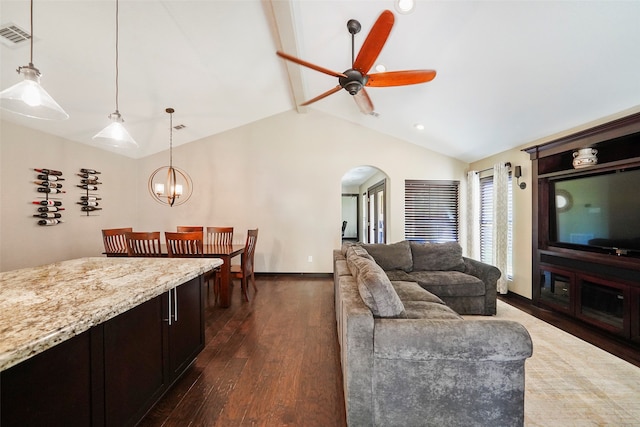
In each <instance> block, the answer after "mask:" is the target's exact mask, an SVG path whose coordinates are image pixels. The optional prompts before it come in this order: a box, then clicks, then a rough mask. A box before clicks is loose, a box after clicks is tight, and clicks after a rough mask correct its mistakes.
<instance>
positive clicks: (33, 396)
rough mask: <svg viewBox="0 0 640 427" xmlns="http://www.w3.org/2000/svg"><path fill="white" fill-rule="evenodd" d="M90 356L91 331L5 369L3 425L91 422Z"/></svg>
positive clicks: (2, 377) (0, 387) (1, 378)
mask: <svg viewBox="0 0 640 427" xmlns="http://www.w3.org/2000/svg"><path fill="white" fill-rule="evenodd" d="M90 360H91V344H90V333H89V332H88V331H87V332H84V333H82V334H80V335H78V336H76V337H73V338H71V339H69V340H67V341H64V342H62V343H60V344H58V345H56V346H55V347H52V348H50V349H49V350H46V351H44V352H43V353H40V354H38V355H36V356H34V357H32V358H30V359H28V360H25V361H24V362H22V363H20V364H18V365H16V366H14V367H12V368H9V369H7V370H6V371H4V372H2V373H1V374H0V384H1V385H0V390H1V391H0V395H1V396H2V402H1V405H0V406H1V407H0V425H2V426H3V427H10V426H47V427H49V426H77V425H84V426H87V425H90V424H91V363H90Z"/></svg>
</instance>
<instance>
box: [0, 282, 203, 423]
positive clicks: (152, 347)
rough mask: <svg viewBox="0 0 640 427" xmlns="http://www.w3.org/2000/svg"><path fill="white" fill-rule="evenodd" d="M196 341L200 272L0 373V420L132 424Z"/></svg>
mask: <svg viewBox="0 0 640 427" xmlns="http://www.w3.org/2000/svg"><path fill="white" fill-rule="evenodd" d="M169 318H171V322H169ZM203 348H204V294H203V285H202V276H200V277H197V278H194V279H192V280H190V281H188V282H186V283H184V284H182V285H180V286H178V287H176V288H174V289H171V290H170V291H169V292H165V293H164V294H162V295H160V296H158V297H155V298H153V299H151V300H149V301H147V302H145V303H142V304H140V305H138V306H137V307H135V308H133V309H131V310H128V311H127V312H125V313H123V314H121V315H119V316H116V317H114V318H113V319H110V320H108V321H106V322H104V323H103V324H101V325H97V326H95V327H93V328H91V329H90V330H88V331H86V332H84V333H82V334H80V335H78V336H76V337H73V338H71V339H69V340H67V341H64V342H62V343H61V344H58V345H56V346H55V347H53V348H51V349H49V350H46V351H45V352H43V353H40V354H39V355H36V356H34V357H32V358H30V359H28V360H26V361H24V362H22V363H20V364H18V365H16V366H14V367H12V368H9V369H8V370H6V371H3V372H2V373H0V401H1V408H0V409H1V411H0V425H2V426H3V427H10V426H25V425H29V426H118V427H121V426H133V425H135V424H136V423H137V422H139V421H140V419H142V417H143V416H144V415H145V414H146V413H147V411H148V410H149V409H150V408H151V407H152V406H153V405H154V404H155V402H157V401H158V399H160V397H161V396H162V395H163V394H164V392H166V390H167V389H168V388H169V387H170V386H171V385H172V383H173V382H174V381H175V380H176V379H177V378H178V377H179V376H180V375H181V374H182V373H183V372H184V370H185V369H186V368H187V367H189V365H190V364H191V363H192V362H193V360H194V359H195V357H196V356H197V354H198V353H199V352H200V351H201V350H202V349H203Z"/></svg>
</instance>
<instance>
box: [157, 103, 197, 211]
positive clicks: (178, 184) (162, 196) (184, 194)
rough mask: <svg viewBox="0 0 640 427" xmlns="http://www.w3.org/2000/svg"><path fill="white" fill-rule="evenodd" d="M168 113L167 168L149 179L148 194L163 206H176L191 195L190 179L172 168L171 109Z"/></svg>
mask: <svg viewBox="0 0 640 427" xmlns="http://www.w3.org/2000/svg"><path fill="white" fill-rule="evenodd" d="M165 111H166V112H167V113H169V166H162V167H160V168H158V169H156V170H155V171H154V172H153V173H152V174H151V176H150V177H149V193H151V196H152V197H153V199H154V200H155V201H156V202H158V203H161V204H163V205H169V206H170V207H171V206H178V205H181V204H183V203H185V202H186V201H187V200H189V198H190V197H191V193H193V182H192V181H191V177H190V176H189V175H188V174H187V173H186V172H185V171H183V170H182V169H180V168H177V167H175V166H173V113H174V109H173V108H167V109H166V110H165Z"/></svg>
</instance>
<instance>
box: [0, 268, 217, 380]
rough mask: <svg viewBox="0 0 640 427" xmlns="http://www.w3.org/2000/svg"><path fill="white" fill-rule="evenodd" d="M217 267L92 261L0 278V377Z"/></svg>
mask: <svg viewBox="0 0 640 427" xmlns="http://www.w3.org/2000/svg"><path fill="white" fill-rule="evenodd" d="M220 265H222V260H220V259H217V258H198V259H195V258H108V257H103V258H98V257H96V258H79V259H73V260H69V261H62V262H58V263H54V264H48V265H43V266H39V267H33V268H24V269H20V270H14V271H7V272H4V273H0V371H3V370H5V369H7V368H10V367H11V366H14V365H16V364H18V363H20V362H22V361H24V360H26V359H28V358H30V357H32V356H34V355H36V354H38V353H41V352H43V351H45V350H47V349H48V348H51V347H53V346H54V345H56V344H58V343H60V342H62V341H65V340H67V339H69V338H72V337H74V336H76V335H79V334H80V333H82V332H84V331H86V330H88V329H90V328H91V327H93V326H96V325H99V324H100V323H103V322H105V321H107V320H109V319H111V318H113V317H115V316H117V315H119V314H121V313H124V312H125V311H127V310H129V309H131V308H133V307H136V306H138V305H140V304H141V303H143V302H146V301H148V300H150V299H152V298H154V297H156V296H158V295H161V294H162V293H164V292H166V291H168V290H169V289H171V288H174V287H176V286H177V285H180V284H182V283H184V282H186V281H188V280H191V279H193V278H194V277H197V276H199V275H201V274H203V273H205V272H207V271H210V270H211V269H213V268H215V267H218V266H220Z"/></svg>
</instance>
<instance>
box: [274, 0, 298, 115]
mask: <svg viewBox="0 0 640 427" xmlns="http://www.w3.org/2000/svg"><path fill="white" fill-rule="evenodd" d="M269 4H270V5H271V10H272V11H273V17H274V21H275V27H276V33H277V38H278V40H276V43H277V44H278V45H279V49H280V50H282V51H283V52H286V53H288V54H289V55H293V56H295V57H300V55H299V53H298V39H297V37H296V29H295V16H294V10H293V7H294V6H293V1H291V0H286V1H283V0H269ZM273 54H274V55H275V52H274V53H273ZM282 61H283V62H284V64H285V66H286V67H287V74H288V76H289V86H290V87H291V94H292V96H293V102H294V104H295V105H296V110H297V111H298V113H306V112H307V107H303V106H301V105H300V104H302V103H303V102H305V101H306V94H305V91H304V83H303V80H302V71H301V69H300V66H299V65H297V64H294V63H292V62H290V61H286V60H284V59H282Z"/></svg>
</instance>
